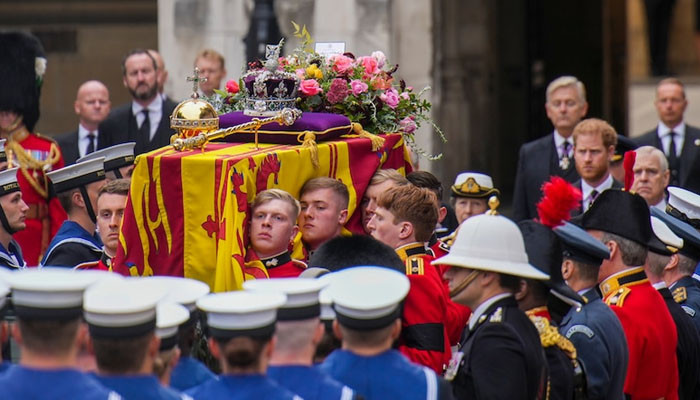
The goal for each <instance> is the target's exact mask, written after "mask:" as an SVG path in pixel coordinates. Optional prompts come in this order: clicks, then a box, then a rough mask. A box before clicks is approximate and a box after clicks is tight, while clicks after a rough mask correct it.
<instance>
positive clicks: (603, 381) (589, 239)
mask: <svg viewBox="0 0 700 400" xmlns="http://www.w3.org/2000/svg"><path fill="white" fill-rule="evenodd" d="M554 233H556V234H557V236H558V237H559V239H560V240H561V244H562V255H563V261H562V265H561V271H562V277H563V278H564V280H565V281H566V283H567V284H568V285H569V287H571V288H572V289H573V290H574V291H576V292H577V293H578V294H579V295H580V296H581V298H582V300H583V306H582V307H572V308H571V309H570V310H569V313H568V314H566V315H565V316H564V318H563V319H562V321H561V324H560V325H559V332H561V334H562V335H564V336H565V337H566V338H567V339H569V340H570V341H571V342H572V343H573V344H574V346H575V347H576V354H577V355H578V360H579V361H580V362H581V364H582V365H583V369H584V371H585V373H586V387H587V391H586V393H587V396H588V398H589V399H591V400H594V399H600V400H603V399H620V398H622V396H623V386H624V384H625V373H626V372H627V360H628V352H627V342H626V340H625V332H624V331H623V329H622V325H621V324H620V320H619V319H618V318H617V316H616V315H615V313H613V312H612V310H610V307H608V306H606V305H605V303H603V301H602V300H601V298H600V294H599V292H598V289H597V285H596V284H597V282H598V271H599V269H600V264H601V263H602V262H603V260H604V259H607V258H609V257H610V250H608V248H607V247H606V246H605V245H604V244H603V243H601V242H600V241H599V240H597V239H595V238H594V237H593V236H591V235H589V234H588V233H586V231H584V230H583V229H581V228H579V227H578V226H576V225H574V224H571V223H568V222H567V223H565V224H564V225H562V226H559V227H556V228H554Z"/></svg>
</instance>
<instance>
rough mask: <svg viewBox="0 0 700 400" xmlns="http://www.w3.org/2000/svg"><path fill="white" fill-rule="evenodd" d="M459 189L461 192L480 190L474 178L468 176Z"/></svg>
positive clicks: (476, 191)
mask: <svg viewBox="0 0 700 400" xmlns="http://www.w3.org/2000/svg"><path fill="white" fill-rule="evenodd" d="M459 190H460V191H462V192H463V193H479V191H481V186H479V184H478V183H476V180H474V178H472V177H469V178H467V181H466V182H464V183H463V184H462V186H460V188H459Z"/></svg>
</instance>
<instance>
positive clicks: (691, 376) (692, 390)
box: [647, 217, 700, 400]
mask: <svg viewBox="0 0 700 400" xmlns="http://www.w3.org/2000/svg"><path fill="white" fill-rule="evenodd" d="M651 227H652V230H653V232H654V235H653V236H652V238H651V241H650V242H649V252H650V253H654V254H658V255H661V256H664V257H665V258H660V259H658V260H656V259H654V260H649V263H650V265H649V268H648V269H647V275H648V276H649V279H650V280H652V279H653V280H655V281H656V283H654V284H653V286H654V288H656V290H658V291H659V294H661V297H663V298H664V302H665V303H666V307H668V311H669V312H670V313H671V318H672V319H673V322H674V323H675V324H676V332H677V334H678V346H677V347H676V356H677V358H678V397H679V399H681V400H685V399H699V398H700V380H699V379H698V377H699V376H700V335H699V334H698V330H697V329H696V328H695V324H693V321H692V320H691V319H690V317H689V316H688V315H687V314H686V312H685V311H684V310H683V308H681V306H680V305H679V304H678V303H676V302H675V301H674V299H673V295H672V294H671V291H670V290H668V288H667V287H666V283H665V282H664V281H663V280H662V279H661V278H662V277H661V276H655V274H657V273H659V271H662V270H661V269H660V268H664V267H665V265H664V264H667V263H668V261H667V260H669V259H670V257H671V256H673V254H675V253H677V252H678V250H679V249H681V248H683V239H681V238H680V237H678V236H677V235H675V234H674V233H673V231H671V229H670V228H669V227H668V225H666V224H665V223H664V222H663V221H662V220H660V219H658V218H656V217H651ZM651 263H653V264H651Z"/></svg>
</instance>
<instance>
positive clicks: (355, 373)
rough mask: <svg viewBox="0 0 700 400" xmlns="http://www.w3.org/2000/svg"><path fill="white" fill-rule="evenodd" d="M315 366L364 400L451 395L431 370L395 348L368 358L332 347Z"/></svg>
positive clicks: (427, 397) (405, 399)
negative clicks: (409, 358)
mask: <svg viewBox="0 0 700 400" xmlns="http://www.w3.org/2000/svg"><path fill="white" fill-rule="evenodd" d="M318 368H319V369H320V370H321V371H323V372H325V373H327V374H328V375H330V376H331V378H334V379H336V380H338V381H339V382H341V383H344V384H346V385H348V386H350V387H351V388H352V389H353V390H355V391H356V392H357V394H358V395H360V396H362V397H364V398H365V399H367V400H383V399H402V400H413V399H415V400H425V399H438V398H442V397H444V396H447V398H451V394H450V391H449V389H448V388H447V386H445V385H444V381H441V380H439V379H438V377H437V375H436V374H435V372H434V371H433V370H431V369H430V368H427V367H422V366H419V365H417V364H413V363H411V362H410V361H408V359H407V358H406V357H405V356H403V355H402V354H401V353H399V352H398V351H396V350H388V351H385V352H384V353H381V354H378V355H376V356H370V357H366V356H359V355H356V354H353V353H351V352H349V351H347V350H336V351H334V352H333V353H331V354H330V355H329V356H328V358H326V360H325V361H324V362H323V363H322V364H321V365H319V366H318ZM438 386H441V387H440V388H438Z"/></svg>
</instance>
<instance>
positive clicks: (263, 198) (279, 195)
mask: <svg viewBox="0 0 700 400" xmlns="http://www.w3.org/2000/svg"><path fill="white" fill-rule="evenodd" d="M272 200H282V201H284V202H285V203H287V204H289V206H290V207H291V209H292V214H291V215H290V216H289V218H290V219H291V220H292V221H296V219H297V217H298V216H299V209H300V208H301V206H300V205H299V200H297V199H295V198H294V196H292V195H291V194H289V193H287V192H285V191H284V190H282V189H267V190H263V191H262V192H260V193H258V195H257V196H255V199H254V200H253V203H252V204H251V205H250V212H251V213H254V212H255V209H257V208H258V207H260V206H261V205H263V204H265V203H267V202H270V201H272Z"/></svg>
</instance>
